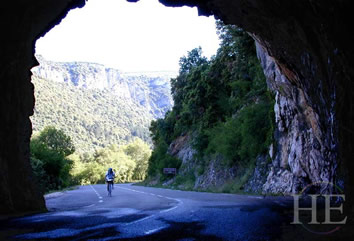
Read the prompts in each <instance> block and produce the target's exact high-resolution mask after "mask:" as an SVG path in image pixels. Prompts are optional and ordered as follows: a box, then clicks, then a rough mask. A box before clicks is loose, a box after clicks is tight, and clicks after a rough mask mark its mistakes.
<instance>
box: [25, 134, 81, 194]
mask: <svg viewBox="0 0 354 241" xmlns="http://www.w3.org/2000/svg"><path fill="white" fill-rule="evenodd" d="M30 150H31V165H32V167H33V170H34V174H35V176H36V178H37V180H38V182H39V183H40V186H42V187H43V189H42V190H43V191H49V190H52V189H58V188H59V189H60V188H61V187H66V186H69V185H70V182H71V176H70V170H71V168H72V165H73V162H72V161H71V160H69V159H67V158H66V156H67V155H69V154H72V153H73V152H74V150H75V148H74V146H73V144H72V142H71V138H70V137H69V136H67V135H65V133H64V132H63V131H61V130H57V129H55V128H53V127H47V128H45V129H44V130H43V131H42V132H40V134H39V135H38V136H34V137H32V139H31V143H30Z"/></svg>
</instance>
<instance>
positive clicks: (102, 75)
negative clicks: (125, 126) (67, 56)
mask: <svg viewBox="0 0 354 241" xmlns="http://www.w3.org/2000/svg"><path fill="white" fill-rule="evenodd" d="M36 58H37V60H38V61H39V64H40V65H39V66H37V67H35V68H33V69H32V72H33V75H34V76H36V77H39V78H41V79H46V80H51V81H55V82H59V83H68V84H69V85H72V86H76V87H78V88H85V89H99V90H107V91H109V92H110V93H112V94H114V95H117V96H118V97H121V98H124V99H126V100H127V101H128V102H132V103H136V104H137V105H140V106H142V107H144V108H145V109H146V110H147V111H148V112H149V113H150V114H151V115H152V116H153V118H162V117H163V116H164V114H165V113H166V111H168V110H170V109H171V108H172V97H171V93H170V92H171V91H170V89H171V87H170V78H171V77H173V73H167V74H166V73H165V74H164V75H160V76H147V75H144V74H143V73H142V74H139V73H135V74H134V75H129V74H124V73H122V72H120V71H119V70H117V69H113V68H106V67H105V66H104V65H101V64H95V63H85V62H53V61H47V60H45V59H43V57H41V56H36Z"/></svg>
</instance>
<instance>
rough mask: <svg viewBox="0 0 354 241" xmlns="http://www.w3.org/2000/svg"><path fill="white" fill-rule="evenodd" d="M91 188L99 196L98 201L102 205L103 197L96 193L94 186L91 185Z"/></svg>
mask: <svg viewBox="0 0 354 241" xmlns="http://www.w3.org/2000/svg"><path fill="white" fill-rule="evenodd" d="M90 187H91V188H92V190H93V191H95V193H96V195H97V197H98V199H99V201H98V202H99V203H102V202H103V200H102V199H103V198H102V197H101V195H100V194H99V193H98V192H97V191H96V189H95V188H94V187H93V186H92V185H90Z"/></svg>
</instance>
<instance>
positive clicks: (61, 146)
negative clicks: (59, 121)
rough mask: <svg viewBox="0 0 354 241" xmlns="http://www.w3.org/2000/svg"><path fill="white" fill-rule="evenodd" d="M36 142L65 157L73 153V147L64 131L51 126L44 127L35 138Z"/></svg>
mask: <svg viewBox="0 0 354 241" xmlns="http://www.w3.org/2000/svg"><path fill="white" fill-rule="evenodd" d="M36 141H38V142H39V143H42V144H43V145H45V146H46V147H47V148H49V149H50V150H53V151H55V152H56V153H60V154H62V155H63V156H65V157H66V156H69V155H71V154H73V153H74V152H75V147H74V144H73V142H72V140H71V138H70V136H67V135H66V134H65V133H64V131H62V130H57V129H56V128H55V127H53V126H47V127H45V128H44V129H43V130H42V131H41V133H40V134H39V136H38V137H37V138H36Z"/></svg>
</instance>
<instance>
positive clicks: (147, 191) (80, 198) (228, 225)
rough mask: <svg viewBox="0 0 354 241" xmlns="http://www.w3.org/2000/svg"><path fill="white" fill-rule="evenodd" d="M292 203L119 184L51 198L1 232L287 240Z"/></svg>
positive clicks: (24, 236) (16, 236)
mask: <svg viewBox="0 0 354 241" xmlns="http://www.w3.org/2000/svg"><path fill="white" fill-rule="evenodd" d="M289 202H290V200H288V201H287V200H286V199H282V198H277V197H267V198H263V197H260V196H247V195H232V194H214V193H201V192H185V191H177V190H168V189H160V188H148V187H140V186H133V185H129V184H120V185H117V184H116V185H115V189H114V190H113V196H112V197H108V196H107V191H106V186H105V185H92V186H91V185H89V186H81V187H80V188H78V189H76V190H72V191H66V192H64V193H59V194H58V193H57V194H53V195H50V196H48V197H47V198H46V203H47V207H48V209H49V212H48V213H44V214H37V215H32V216H27V217H22V218H17V219H11V220H6V222H5V221H2V222H1V221H0V224H1V226H2V228H0V233H1V231H3V235H2V237H3V238H4V237H5V234H4V230H6V231H7V232H6V235H10V234H11V235H10V237H9V236H7V237H6V239H10V240H11V239H13V240H28V239H29V240H117V239H119V240H285V238H284V237H286V236H287V233H286V232H287V230H288V228H289V227H291V226H294V225H291V226H290V225H289V223H290V222H291V219H292V211H291V208H290V206H291V205H292V201H291V204H290V203H289ZM293 231H294V230H292V233H293ZM302 231H303V232H304V230H302ZM0 237H1V235H0ZM287 240H289V238H287ZM294 240H296V239H294Z"/></svg>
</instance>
